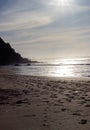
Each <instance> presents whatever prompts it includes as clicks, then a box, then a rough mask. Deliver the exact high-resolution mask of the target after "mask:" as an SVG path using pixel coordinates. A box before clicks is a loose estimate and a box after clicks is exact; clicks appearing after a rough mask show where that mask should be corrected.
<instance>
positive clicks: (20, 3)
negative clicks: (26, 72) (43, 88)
mask: <svg viewBox="0 0 90 130" xmlns="http://www.w3.org/2000/svg"><path fill="white" fill-rule="evenodd" d="M0 37H2V38H3V39H4V40H5V41H7V42H10V43H11V45H12V46H13V47H14V48H15V49H16V51H18V52H19V53H21V54H22V55H23V56H24V57H29V58H31V59H45V58H46V59H49V58H60V57H66V58H67V57H68V58H69V57H73V56H90V0H0Z"/></svg>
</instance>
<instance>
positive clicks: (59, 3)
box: [52, 0, 73, 7]
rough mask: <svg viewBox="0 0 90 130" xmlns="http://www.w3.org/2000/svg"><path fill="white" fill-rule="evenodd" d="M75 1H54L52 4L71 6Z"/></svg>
mask: <svg viewBox="0 0 90 130" xmlns="http://www.w3.org/2000/svg"><path fill="white" fill-rule="evenodd" d="M72 2H73V0H52V4H53V5H55V6H62V7H63V6H70V5H71V4H72Z"/></svg>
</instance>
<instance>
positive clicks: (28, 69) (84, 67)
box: [8, 58, 90, 78]
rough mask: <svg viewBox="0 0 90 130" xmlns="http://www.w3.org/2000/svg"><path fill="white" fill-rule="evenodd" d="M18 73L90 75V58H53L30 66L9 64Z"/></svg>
mask: <svg viewBox="0 0 90 130" xmlns="http://www.w3.org/2000/svg"><path fill="white" fill-rule="evenodd" d="M8 68H9V69H11V70H12V71H13V72H14V73H16V74H21V75H31V76H48V77H79V78H83V77H88V78H89V77H90V58H72V59H64V58H63V59H53V60H52V61H48V62H42V63H33V64H31V65H30V66H28V65H25V64H24V65H20V66H9V67H8Z"/></svg>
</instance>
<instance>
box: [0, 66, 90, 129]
mask: <svg viewBox="0 0 90 130" xmlns="http://www.w3.org/2000/svg"><path fill="white" fill-rule="evenodd" d="M0 130H90V80H82V79H81V80H75V79H74V80H73V79H70V80H67V79H56V78H55V79H54V78H46V77H33V76H21V75H15V74H12V73H10V72H8V71H3V70H1V69H0Z"/></svg>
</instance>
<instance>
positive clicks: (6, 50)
mask: <svg viewBox="0 0 90 130" xmlns="http://www.w3.org/2000/svg"><path fill="white" fill-rule="evenodd" d="M27 62H31V61H30V60H28V59H27V58H23V57H22V56H21V55H20V54H19V53H16V52H15V50H14V49H13V48H12V47H11V45H10V44H9V43H5V42H4V40H3V39H2V38H0V65H9V64H14V63H27Z"/></svg>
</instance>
